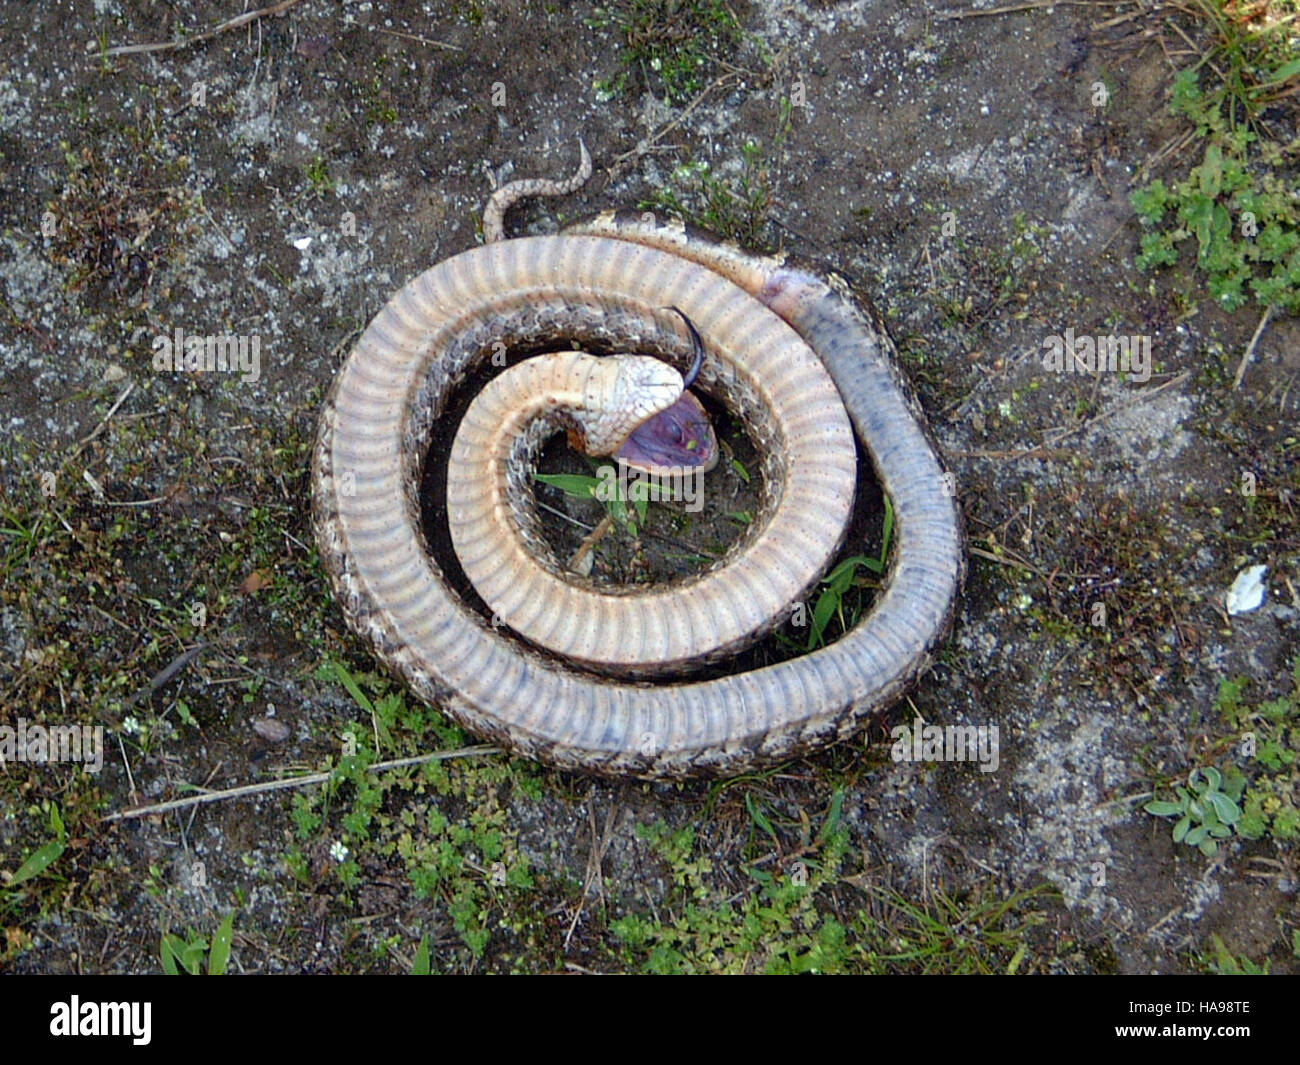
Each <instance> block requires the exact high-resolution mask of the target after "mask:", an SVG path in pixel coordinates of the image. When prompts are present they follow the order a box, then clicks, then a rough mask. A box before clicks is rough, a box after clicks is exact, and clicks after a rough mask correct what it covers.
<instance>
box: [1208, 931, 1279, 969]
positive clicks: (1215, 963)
mask: <svg viewBox="0 0 1300 1065" xmlns="http://www.w3.org/2000/svg"><path fill="white" fill-rule="evenodd" d="M1210 944H1211V945H1212V946H1213V947H1214V956H1213V957H1212V958H1207V959H1206V960H1205V964H1206V966H1207V968H1209V970H1210V971H1211V972H1214V973H1218V974H1219V975H1220V976H1267V975H1268V970H1269V962H1268V960H1267V959H1265V961H1264V964H1263V965H1256V964H1255V963H1254V962H1253V961H1251V960H1250V959H1249V958H1248V957H1246V955H1244V954H1242V955H1240V956H1239V957H1238V956H1236V955H1234V954H1233V953H1232V951H1230V950H1229V949H1228V948H1227V946H1225V945H1224V942H1223V940H1222V939H1220V938H1219V937H1218V935H1217V934H1211V936H1210Z"/></svg>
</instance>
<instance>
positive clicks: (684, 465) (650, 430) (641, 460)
mask: <svg viewBox="0 0 1300 1065" xmlns="http://www.w3.org/2000/svg"><path fill="white" fill-rule="evenodd" d="M616 457H617V458H619V459H620V460H622V461H623V462H625V463H627V465H629V466H631V467H632V468H633V469H637V470H644V471H646V472H647V473H653V472H655V471H657V470H665V469H677V470H694V469H701V470H703V471H705V472H707V471H709V470H711V469H713V467H714V466H715V465H716V464H717V462H718V440H717V437H715V436H714V435H713V426H712V425H710V424H709V416H708V414H707V413H706V412H705V410H704V407H703V405H702V404H701V403H700V401H699V400H698V399H696V398H695V397H694V396H693V395H691V393H689V392H683V393H682V396H681V398H680V399H679V400H678V401H677V402H676V403H674V404H673V405H672V406H671V407H669V408H668V409H667V410H663V411H660V412H659V413H658V414H656V415H655V416H654V417H653V418H647V419H646V420H645V421H644V422H642V423H641V424H640V425H638V426H637V427H636V429H634V430H633V431H632V435H631V436H629V437H628V438H627V440H625V441H624V442H623V446H622V447H621V448H619V450H618V454H617V456H616Z"/></svg>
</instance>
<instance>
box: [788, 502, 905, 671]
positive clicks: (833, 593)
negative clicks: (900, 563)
mask: <svg viewBox="0 0 1300 1065" xmlns="http://www.w3.org/2000/svg"><path fill="white" fill-rule="evenodd" d="M893 534H894V505H893V504H892V503H891V502H890V501H889V497H888V496H885V523H884V530H883V532H882V533H881V537H880V557H879V558H868V557H867V556H866V555H854V556H853V557H852V558H846V559H845V560H844V561H843V562H841V563H840V564H839V565H838V566H836V567H835V568H834V569H833V570H831V571H830V573H828V574H827V575H826V576H825V577H823V578H822V584H824V585H826V587H825V589H824V590H823V591H822V593H821V595H819V596H818V597H817V603H816V605H815V606H814V607H813V612H812V624H811V625H810V626H809V632H808V650H809V651H811V650H813V648H815V647H819V646H821V644H822V642H823V638H824V636H825V634H826V626H827V625H829V624H830V620H831V618H834V617H838V618H839V621H840V627H841V628H842V629H844V630H846V631H847V630H848V627H849V625H848V623H847V622H846V621H845V618H844V599H845V596H846V595H847V594H848V592H849V589H850V588H852V587H853V584H854V580H855V578H856V576H857V572H858V568H859V567H862V568H863V569H867V570H870V571H871V572H872V573H874V574H875V575H876V576H877V577H879V576H880V575H881V574H883V573H884V572H885V562H886V559H888V557H889V542H890V539H891V538H892V537H893Z"/></svg>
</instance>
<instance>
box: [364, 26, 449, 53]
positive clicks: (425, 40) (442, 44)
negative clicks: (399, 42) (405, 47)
mask: <svg viewBox="0 0 1300 1065" xmlns="http://www.w3.org/2000/svg"><path fill="white" fill-rule="evenodd" d="M375 32H376V33H386V34H387V35H388V36H389V37H401V38H402V39H403V40H406V41H416V42H418V43H420V44H427V45H430V46H432V47H434V48H445V49H447V51H449V52H463V51H464V50H465V49H463V48H462V47H461V46H460V45H458V44H448V43H447V42H446V41H435V40H433V39H432V38H431V37H421V36H420V35H419V34H418V33H401V32H399V31H398V30H385V29H376V31H375Z"/></svg>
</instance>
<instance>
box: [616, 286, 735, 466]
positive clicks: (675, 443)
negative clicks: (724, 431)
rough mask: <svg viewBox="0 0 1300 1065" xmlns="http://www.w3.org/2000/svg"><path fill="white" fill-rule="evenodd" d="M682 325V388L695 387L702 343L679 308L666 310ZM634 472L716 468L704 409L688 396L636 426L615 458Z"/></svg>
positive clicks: (715, 447)
mask: <svg viewBox="0 0 1300 1065" xmlns="http://www.w3.org/2000/svg"><path fill="white" fill-rule="evenodd" d="M664 309H665V310H669V311H672V312H673V313H674V314H676V315H677V316H678V317H679V318H681V320H682V322H683V323H684V324H685V325H686V329H687V332H689V333H690V337H691V348H692V351H693V358H692V360H691V366H690V369H688V370H687V371H686V374H685V375H684V376H683V378H682V388H683V389H688V388H690V387H691V385H693V384H695V380H696V378H697V377H699V375H700V368H701V367H702V366H703V365H704V341H703V340H702V339H701V338H700V334H699V330H697V329H696V328H695V323H694V322H692V321H691V320H690V319H689V318H688V317H687V316H686V313H685V312H684V311H683V310H682V309H681V308H680V307H671V306H670V307H666V308H664ZM615 458H617V459H618V460H619V461H620V462H623V463H625V464H626V465H627V466H628V467H630V468H631V469H634V470H640V471H641V472H643V473H650V474H661V475H662V474H679V473H695V472H700V473H708V472H709V470H711V469H713V467H714V466H716V465H717V464H718V438H717V437H716V436H715V435H714V432H713V425H712V423H710V421H709V416H708V414H707V413H706V412H705V410H704V406H703V405H702V404H701V403H700V401H699V400H698V399H696V398H695V397H694V396H693V395H691V393H690V392H686V391H683V392H682V395H681V398H680V399H678V400H677V402H676V403H674V404H673V405H672V406H671V407H669V408H668V409H667V410H663V411H660V412H659V413H658V414H656V415H654V417H652V418H647V419H646V420H645V421H644V422H642V423H641V424H640V425H638V426H637V427H636V428H635V429H634V430H632V433H631V434H630V435H629V436H628V438H627V439H626V440H625V441H624V442H623V446H622V447H621V448H619V450H618V452H617V453H616V455H615Z"/></svg>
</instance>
